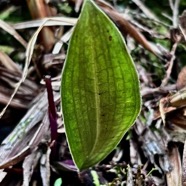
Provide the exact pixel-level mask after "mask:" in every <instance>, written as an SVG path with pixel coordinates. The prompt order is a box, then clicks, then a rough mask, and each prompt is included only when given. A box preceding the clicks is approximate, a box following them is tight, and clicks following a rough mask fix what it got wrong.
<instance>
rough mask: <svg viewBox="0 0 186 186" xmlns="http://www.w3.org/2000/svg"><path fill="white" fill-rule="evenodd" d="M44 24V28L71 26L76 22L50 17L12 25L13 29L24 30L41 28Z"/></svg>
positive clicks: (73, 19) (70, 19)
mask: <svg viewBox="0 0 186 186" xmlns="http://www.w3.org/2000/svg"><path fill="white" fill-rule="evenodd" d="M43 22H45V26H73V25H75V24H76V22H77V18H67V17H50V18H43V19H39V20H33V21H26V22H22V23H17V24H14V25H12V27H13V28H14V29H17V30H19V29H25V28H33V27H39V26H42V24H43Z"/></svg>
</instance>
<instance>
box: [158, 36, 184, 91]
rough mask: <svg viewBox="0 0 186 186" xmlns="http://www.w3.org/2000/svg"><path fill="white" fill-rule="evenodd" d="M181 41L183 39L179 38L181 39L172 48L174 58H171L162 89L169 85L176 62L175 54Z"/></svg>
mask: <svg viewBox="0 0 186 186" xmlns="http://www.w3.org/2000/svg"><path fill="white" fill-rule="evenodd" d="M180 39H181V37H179V39H177V42H175V43H174V45H173V46H172V50H171V52H170V54H171V55H172V57H171V59H170V61H169V62H168V64H169V66H168V69H167V71H166V75H165V77H164V79H163V81H162V83H161V86H160V87H164V86H165V85H167V83H168V81H169V79H170V75H171V72H172V67H173V64H174V60H175V52H176V49H177V46H178V43H179V41H180Z"/></svg>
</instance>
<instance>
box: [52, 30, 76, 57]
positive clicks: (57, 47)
mask: <svg viewBox="0 0 186 186" xmlns="http://www.w3.org/2000/svg"><path fill="white" fill-rule="evenodd" d="M72 32H73V28H72V29H70V30H69V31H68V32H66V33H65V34H64V35H63V36H62V37H61V39H60V41H59V42H57V43H56V44H55V46H54V49H53V51H52V54H58V53H59V52H60V50H61V48H62V46H63V44H64V43H66V42H67V41H68V40H69V39H70V37H71V35H72Z"/></svg>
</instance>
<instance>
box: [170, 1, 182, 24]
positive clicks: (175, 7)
mask: <svg viewBox="0 0 186 186" xmlns="http://www.w3.org/2000/svg"><path fill="white" fill-rule="evenodd" d="M179 4H180V0H175V2H174V4H173V0H169V5H170V8H171V10H172V24H173V27H174V28H176V27H177V26H178V14H179V10H178V8H179Z"/></svg>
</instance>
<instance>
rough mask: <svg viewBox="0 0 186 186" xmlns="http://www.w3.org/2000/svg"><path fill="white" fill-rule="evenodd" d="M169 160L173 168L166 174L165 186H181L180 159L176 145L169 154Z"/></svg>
mask: <svg viewBox="0 0 186 186" xmlns="http://www.w3.org/2000/svg"><path fill="white" fill-rule="evenodd" d="M169 161H170V162H171V165H172V166H173V170H172V171H171V172H169V173H167V174H166V178H167V186H181V185H182V184H181V175H182V168H181V160H180V154H179V151H178V148H177V147H174V148H173V149H172V150H171V152H170V155H169Z"/></svg>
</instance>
